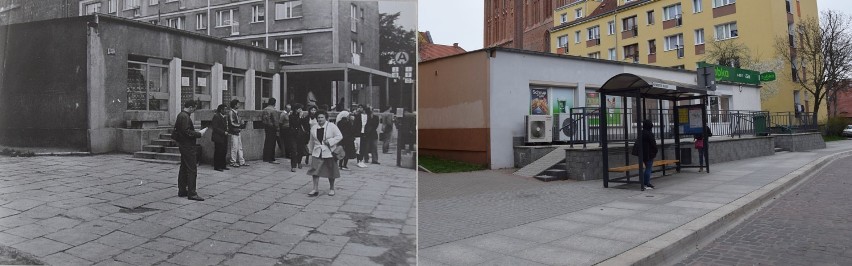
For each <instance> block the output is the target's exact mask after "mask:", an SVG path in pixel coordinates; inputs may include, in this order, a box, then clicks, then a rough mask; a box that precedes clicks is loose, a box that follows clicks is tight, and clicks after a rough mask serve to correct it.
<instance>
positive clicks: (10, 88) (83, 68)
mask: <svg viewBox="0 0 852 266" xmlns="http://www.w3.org/2000/svg"><path fill="white" fill-rule="evenodd" d="M416 26H417V1H416V0H383V1H366V0H322V1H318V0H317V1H314V0H0V62H2V65H0V106H2V107H0V264H12V265H186V266H192V265H415V264H416V263H417V261H416V228H417V220H416V218H417V217H416V215H417V211H416V200H415V197H416V190H415V186H416V175H417V172H416V170H415V168H416V165H417V163H416V160H417V151H416V149H417V148H416V120H417V116H416V114H417V104H416V95H417V93H416V91H417V89H416V74H415V72H416V71H415V67H416V61H417V54H416V52H417V51H416V41H417V39H416V35H417V34H416Z"/></svg>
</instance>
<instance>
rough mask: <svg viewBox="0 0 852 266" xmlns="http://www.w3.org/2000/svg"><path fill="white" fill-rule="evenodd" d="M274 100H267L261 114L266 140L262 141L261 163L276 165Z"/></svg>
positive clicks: (276, 135) (276, 131) (275, 113)
mask: <svg viewBox="0 0 852 266" xmlns="http://www.w3.org/2000/svg"><path fill="white" fill-rule="evenodd" d="M275 102H276V101H275V98H269V101H268V102H267V104H266V108H263V113H261V121H263V128H264V132H266V138H265V139H264V141H263V161H264V162H268V163H273V164H278V162H276V161H275V142H277V141H278V111H276V110H275Z"/></svg>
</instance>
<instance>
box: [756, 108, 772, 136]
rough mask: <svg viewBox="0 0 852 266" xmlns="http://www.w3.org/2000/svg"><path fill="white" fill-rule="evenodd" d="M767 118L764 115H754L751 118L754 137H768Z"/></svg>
mask: <svg viewBox="0 0 852 266" xmlns="http://www.w3.org/2000/svg"><path fill="white" fill-rule="evenodd" d="M766 119H767V116H766V114H765V113H756V114H754V117H752V121H753V122H754V135H756V136H768V135H769V128H768V127H767V126H766V124H767V123H766Z"/></svg>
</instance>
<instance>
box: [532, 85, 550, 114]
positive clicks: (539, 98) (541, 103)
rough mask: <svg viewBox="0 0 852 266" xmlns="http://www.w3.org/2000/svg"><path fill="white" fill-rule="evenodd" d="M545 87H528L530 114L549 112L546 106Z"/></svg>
mask: <svg viewBox="0 0 852 266" xmlns="http://www.w3.org/2000/svg"><path fill="white" fill-rule="evenodd" d="M547 96H548V95H547V89H545V88H530V114H531V115H548V114H550V112H549V109H548V107H547V104H548V101H547V98H548V97H547Z"/></svg>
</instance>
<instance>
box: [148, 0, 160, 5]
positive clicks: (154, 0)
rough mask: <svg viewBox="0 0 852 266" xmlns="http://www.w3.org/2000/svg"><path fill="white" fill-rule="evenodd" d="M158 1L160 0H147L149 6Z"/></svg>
mask: <svg viewBox="0 0 852 266" xmlns="http://www.w3.org/2000/svg"><path fill="white" fill-rule="evenodd" d="M159 3H160V0H148V5H149V6H155V5H157V4H159Z"/></svg>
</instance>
